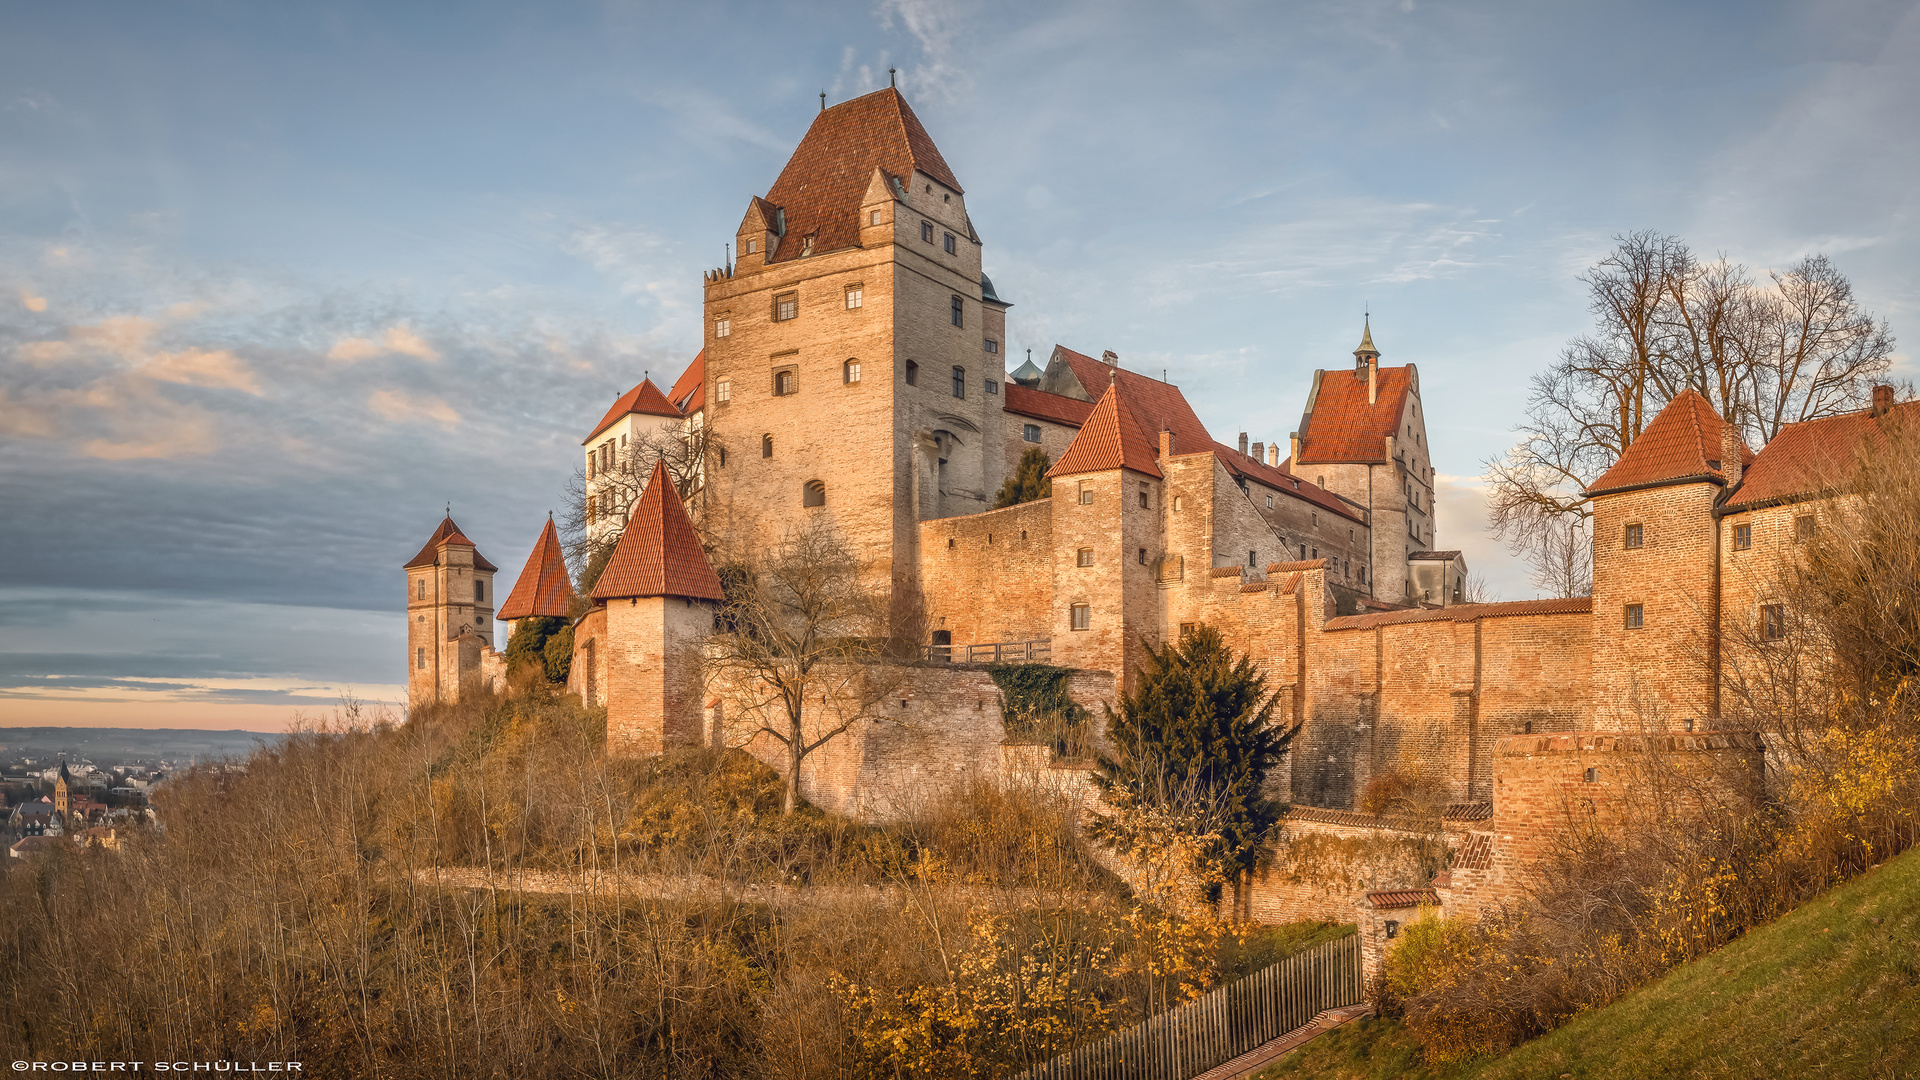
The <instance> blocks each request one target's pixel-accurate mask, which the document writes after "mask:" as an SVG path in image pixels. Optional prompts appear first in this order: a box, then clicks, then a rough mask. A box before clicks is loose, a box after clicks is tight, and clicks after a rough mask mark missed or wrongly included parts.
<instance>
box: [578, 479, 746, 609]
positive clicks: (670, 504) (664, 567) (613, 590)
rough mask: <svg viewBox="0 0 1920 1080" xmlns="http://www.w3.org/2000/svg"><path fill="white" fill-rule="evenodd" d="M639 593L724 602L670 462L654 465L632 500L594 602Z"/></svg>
mask: <svg viewBox="0 0 1920 1080" xmlns="http://www.w3.org/2000/svg"><path fill="white" fill-rule="evenodd" d="M639 596H684V597H691V598H693V599H697V600H724V599H726V594H725V593H724V592H722V591H721V588H720V576H719V575H718V574H715V573H714V572H713V564H712V563H711V562H708V561H707V553H706V551H704V550H703V549H702V548H701V547H700V538H699V537H698V536H696V535H694V531H693V522H692V521H690V520H688V518H687V508H686V506H685V505H684V504H683V503H681V501H680V493H679V492H677V491H675V490H674V489H673V481H672V480H670V479H668V478H667V466H666V463H665V462H660V461H656V462H654V463H653V475H651V476H649V477H648V478H647V486H646V488H645V490H643V491H641V493H640V498H639V499H638V500H637V501H635V502H634V504H633V513H632V514H631V515H629V516H628V518H627V525H626V528H625V529H623V530H622V531H621V533H620V541H619V543H617V544H615V545H614V548H613V557H612V558H611V559H608V560H607V568H606V569H605V570H602V571H601V572H600V580H599V581H597V582H595V583H594V586H593V598H594V599H595V600H617V599H623V598H626V597H639Z"/></svg>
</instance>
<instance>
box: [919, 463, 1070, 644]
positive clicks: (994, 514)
mask: <svg viewBox="0 0 1920 1080" xmlns="http://www.w3.org/2000/svg"><path fill="white" fill-rule="evenodd" d="M920 551H921V557H920V587H921V594H922V596H923V597H924V598H925V602H926V605H927V616H928V619H929V623H930V626H931V628H932V629H933V630H934V631H940V630H944V631H946V632H947V633H948V634H950V635H951V640H950V644H951V645H952V646H953V647H954V649H955V650H956V651H955V653H954V655H955V657H957V658H964V657H965V656H966V653H965V651H964V649H965V646H968V645H979V644H984V643H988V642H1005V641H1031V640H1035V639H1039V638H1045V637H1047V636H1048V635H1049V634H1050V633H1051V631H1052V616H1053V573H1052V567H1051V565H1050V560H1051V559H1052V556H1053V505H1052V500H1050V499H1037V500H1035V501H1033V502H1029V503H1022V504H1021V505H1019V506H1009V507H1007V508H1006V509H1004V510H991V511H988V512H986V513H983V514H971V515H968V516H966V517H957V518H939V519H937V520H934V521H925V522H921V524H920Z"/></svg>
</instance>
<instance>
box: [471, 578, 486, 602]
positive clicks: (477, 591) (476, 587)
mask: <svg viewBox="0 0 1920 1080" xmlns="http://www.w3.org/2000/svg"><path fill="white" fill-rule="evenodd" d="M473 602H474V603H476V604H484V603H486V602H487V583H486V582H484V581H476V582H474V583H473Z"/></svg>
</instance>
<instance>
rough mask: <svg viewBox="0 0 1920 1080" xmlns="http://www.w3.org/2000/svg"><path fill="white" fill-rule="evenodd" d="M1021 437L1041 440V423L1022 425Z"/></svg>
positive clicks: (1029, 439) (1034, 440) (1036, 440)
mask: <svg viewBox="0 0 1920 1080" xmlns="http://www.w3.org/2000/svg"><path fill="white" fill-rule="evenodd" d="M1020 437H1021V438H1022V439H1025V440H1026V441H1028V442H1039V441H1040V425H1039V424H1025V425H1022V426H1021V428H1020Z"/></svg>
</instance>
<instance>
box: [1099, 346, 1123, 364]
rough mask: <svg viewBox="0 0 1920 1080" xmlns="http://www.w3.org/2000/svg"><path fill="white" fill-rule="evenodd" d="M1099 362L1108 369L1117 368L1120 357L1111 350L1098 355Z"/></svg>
mask: <svg viewBox="0 0 1920 1080" xmlns="http://www.w3.org/2000/svg"><path fill="white" fill-rule="evenodd" d="M1100 362H1101V363H1103V364H1105V365H1107V366H1108V367H1119V366H1120V357H1119V355H1118V354H1117V353H1115V352H1114V351H1113V350H1112V349H1108V350H1107V351H1106V352H1103V353H1101V354H1100Z"/></svg>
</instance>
